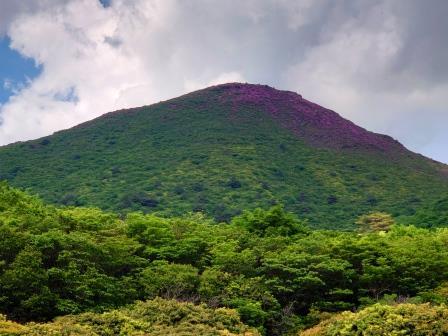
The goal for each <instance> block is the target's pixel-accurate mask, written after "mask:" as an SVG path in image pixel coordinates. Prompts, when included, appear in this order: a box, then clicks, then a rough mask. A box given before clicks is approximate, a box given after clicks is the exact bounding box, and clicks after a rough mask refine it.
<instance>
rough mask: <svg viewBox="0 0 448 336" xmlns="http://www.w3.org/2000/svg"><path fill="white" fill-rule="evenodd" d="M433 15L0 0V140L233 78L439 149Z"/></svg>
mask: <svg viewBox="0 0 448 336" xmlns="http://www.w3.org/2000/svg"><path fill="white" fill-rule="evenodd" d="M447 17H448V1H446V0H426V1H421V0H394V1H390V0H376V1H371V0H356V1H334V0H319V1H310V0H256V1H253V0H228V1H218V0H195V1H184V0H170V1H168V0H100V1H99V0H45V1H42V0H20V1H17V0H1V1H0V61H1V62H0V120H1V124H0V145H5V144H8V143H12V142H15V141H24V140H29V139H34V138H38V137H42V136H45V135H48V134H51V133H53V132H55V131H58V130H61V129H65V128H69V127H72V126H74V125H77V124H79V123H81V122H84V121H87V120H90V119H92V118H95V117H98V116H100V115H101V114H103V113H106V112H109V111H113V110H118V109H121V108H127V107H135V106H141V105H146V104H151V103H155V102H158V101H160V100H165V99H169V98H172V97H176V96H179V95H181V94H184V93H187V92H189V91H193V90H196V89H200V88H203V87H206V86H209V85H213V84H218V83H223V82H235V81H239V82H249V83H257V84H267V85H270V86H273V87H275V88H278V89H284V90H291V91H295V92H297V93H299V94H301V95H302V96H303V97H304V98H306V99H308V100H311V101H314V102H316V103H318V104H320V105H322V106H325V107H327V108H330V109H332V110H334V111H336V112H338V113H339V114H341V115H342V116H343V117H345V118H347V119H350V120H352V121H353V122H355V123H356V124H358V125H360V126H362V127H364V128H366V129H368V130H371V131H374V132H378V133H383V134H388V135H390V136H392V137H394V138H395V139H397V140H399V141H400V142H401V143H403V144H404V145H405V146H406V147H408V148H409V149H411V150H413V151H415V152H419V153H422V154H424V155H426V156H429V157H431V158H434V159H436V160H439V161H442V162H446V163H448V150H447V148H448V132H447V126H446V125H448V43H447V36H448V20H446V18H447ZM36 63H37V64H40V66H39V67H36V66H35V64H36ZM11 95H13V96H14V99H10V100H8V98H10V97H11Z"/></svg>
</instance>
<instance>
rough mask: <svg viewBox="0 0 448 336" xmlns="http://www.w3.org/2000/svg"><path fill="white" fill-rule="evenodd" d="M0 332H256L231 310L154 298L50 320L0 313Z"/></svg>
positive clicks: (83, 335)
mask: <svg viewBox="0 0 448 336" xmlns="http://www.w3.org/2000/svg"><path fill="white" fill-rule="evenodd" d="M0 334H1V335H5V334H7V335H9V336H14V335H23V336H37V335H71V336H87V335H88V336H115V335H123V336H125V335H126V336H129V335H133V336H143V335H146V336H148V335H151V336H166V335H179V336H190V335H203V336H219V335H222V336H236V335H244V336H256V335H258V332H257V331H256V330H254V329H251V328H248V327H246V326H244V325H243V324H242V323H241V322H240V320H239V316H238V314H237V313H236V312H235V311H234V310H230V309H225V308H220V309H215V310H212V309H208V308H206V307H205V306H204V305H201V306H195V305H193V304H191V303H179V302H177V301H174V300H171V301H167V300H163V299H160V298H159V299H155V300H152V301H147V302H138V303H136V304H134V305H131V306H128V307H125V308H121V309H119V310H113V311H110V312H106V313H103V314H98V313H84V314H80V315H75V316H73V315H72V316H64V317H60V318H58V319H56V320H55V321H54V322H51V323H28V324H26V325H20V324H18V323H14V322H11V321H8V320H6V318H4V317H3V319H2V316H0Z"/></svg>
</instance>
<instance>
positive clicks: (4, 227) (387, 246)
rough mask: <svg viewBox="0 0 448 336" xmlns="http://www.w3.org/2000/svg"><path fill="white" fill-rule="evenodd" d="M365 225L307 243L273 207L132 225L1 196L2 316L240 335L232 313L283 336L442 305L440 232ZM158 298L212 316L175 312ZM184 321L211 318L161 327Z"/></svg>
mask: <svg viewBox="0 0 448 336" xmlns="http://www.w3.org/2000/svg"><path fill="white" fill-rule="evenodd" d="M370 218H371V219H372V218H375V219H378V218H383V219H384V218H386V220H388V218H387V216H386V217H384V216H383V215H379V214H372V215H371V216H370ZM364 222H366V220H365V218H364V219H363V223H364ZM370 222H371V223H374V224H373V225H372V228H371V230H364V228H363V230H362V232H365V233H357V232H340V231H339V232H338V231H324V230H320V231H312V230H310V229H308V228H307V226H306V225H305V223H304V222H303V221H301V220H299V219H297V218H296V217H295V216H294V215H292V214H290V213H286V212H284V211H283V210H282V209H281V208H280V207H278V206H277V207H273V208H271V209H269V210H260V209H258V210H253V211H248V212H244V213H243V214H242V215H240V216H237V217H235V218H233V219H232V220H231V222H230V223H229V224H219V225H218V224H217V223H216V222H214V221H213V220H211V219H208V218H206V217H204V216H203V215H201V214H189V215H184V216H181V217H170V218H164V217H160V216H156V215H153V214H143V213H130V214H128V215H127V216H126V218H124V219H120V218H119V217H118V216H116V215H114V214H110V213H105V212H102V211H100V210H96V209H89V208H56V207H54V206H48V205H45V204H43V203H42V202H41V201H40V200H39V199H36V198H34V197H31V196H28V195H27V194H25V193H23V192H20V191H17V190H15V189H12V188H10V187H8V186H7V185H6V184H1V185H0V236H1V237H2V239H1V240H0V293H1V295H0V313H2V314H5V315H6V316H7V317H8V319H10V320H14V321H21V322H26V321H35V322H39V321H40V322H45V321H49V320H52V319H53V318H55V317H56V316H61V315H68V314H81V315H79V316H75V317H66V318H65V317H64V318H62V319H57V320H56V321H55V322H54V323H50V324H49V325H47V326H29V325H26V326H22V327H23V328H25V329H24V330H37V329H33V328H50V329H51V328H56V329H55V330H58V329H57V328H62V326H64V325H65V324H67V325H68V326H73V328H75V327H76V328H78V327H79V330H81V331H80V333H81V332H82V330H83V328H84V329H85V328H87V329H86V330H89V328H93V330H94V332H96V333H98V334H99V335H103V334H101V333H100V332H99V331H98V330H100V329H101V328H102V327H101V326H108V327H107V328H109V327H112V326H117V328H131V327H132V328H134V327H135V328H137V327H136V326H139V328H140V327H141V328H146V327H148V328H156V327H157V328H159V327H160V328H162V329H160V330H162V331H160V332H161V333H163V332H164V331H167V330H170V329H169V328H180V329H176V330H179V332H180V331H181V330H184V328H189V326H190V324H192V323H194V322H193V321H198V323H197V324H198V326H197V327H198V328H204V329H203V330H204V333H205V332H210V333H211V334H213V333H212V331H211V330H214V329H213V328H218V327H219V326H218V324H214V322H213V321H217V320H216V319H218V320H219V319H221V318H223V319H224V320H225V321H233V322H229V323H230V324H226V323H227V322H226V323H224V322H222V323H223V325H222V328H221V327H219V328H221V329H222V330H226V329H227V330H228V331H229V332H231V333H236V334H238V333H240V332H242V330H245V329H244V327H243V326H242V325H240V324H239V322H238V319H237V317H236V316H235V315H232V314H233V313H232V312H231V311H228V310H225V309H234V310H236V311H237V313H238V315H239V316H240V317H241V320H242V322H243V323H245V324H246V325H249V326H251V327H253V328H257V330H258V331H259V332H260V333H262V334H266V335H284V334H287V333H288V332H297V330H299V329H301V328H303V327H305V326H308V325H312V324H314V323H316V322H319V318H318V317H316V316H319V314H317V312H320V313H337V312H340V311H344V310H353V309H358V308H360V307H365V306H368V305H370V304H372V303H375V302H377V301H378V300H381V299H384V297H385V296H386V297H387V296H389V297H390V295H396V297H397V298H399V299H400V300H404V298H407V297H418V300H420V301H431V302H435V303H443V302H444V300H445V299H444V297H445V296H444V295H445V294H444V292H443V291H437V290H435V289H436V288H438V287H439V286H441V285H443V283H444V282H445V281H447V280H448V251H447V249H446V245H447V243H448V229H444V228H441V229H423V228H415V227H413V226H409V227H405V226H399V225H396V224H391V225H392V226H391V227H386V226H384V225H380V226H378V220H375V221H370ZM375 228H381V229H384V228H386V229H387V230H388V231H387V232H386V231H375ZM440 293H441V294H440ZM157 297H161V298H164V299H165V300H173V299H174V300H178V301H188V302H191V303H195V304H201V303H203V304H206V305H207V306H208V307H210V308H212V309H218V310H214V311H211V310H207V309H208V308H204V307H203V308H200V307H199V308H197V307H196V308H195V306H193V305H190V304H180V305H179V307H178V308H176V307H177V306H176V304H175V303H174V302H172V301H161V300H159V299H156V298H157ZM154 299H155V300H156V301H149V302H147V303H139V304H137V306H135V307H130V308H123V309H119V310H118V311H112V312H110V313H106V314H105V315H103V314H102V313H103V312H104V311H109V310H111V309H117V308H119V307H122V306H123V305H126V304H132V303H133V302H134V301H135V300H145V301H146V300H154ZM154 305H155V306H156V307H159V308H160V309H161V310H162V311H161V313H160V314H161V315H160V316H159V317H158V318H157V320H158V321H162V322H160V323H161V324H157V323H158V322H157V323H156V324H155V325H154V324H152V322H151V321H152V320H151V318H153V317H150V318H149V319H150V320H148V319H147V318H148V317H146V315H141V316H140V315H138V314H139V312H140V310H139V309H140V308H142V307H143V308H142V309H143V310H145V309H146V308H144V307H153V306H154ZM136 307H137V308H138V309H137V308H136ZM139 307H140V308H139ZM163 307H172V308H169V309H173V312H172V313H166V312H165V310H164V309H165V308H163ZM173 307H174V308H173ZM159 308H157V309H159ZM219 308H225V309H224V310H219ZM151 309H153V308H151ZM154 309H156V308H154ZM157 309H156V311H157ZM167 309H168V308H167ZM185 309H186V310H188V311H189V310H193V311H194V312H198V314H200V315H201V316H202V314H205V315H204V316H207V317H206V318H204V320H203V319H201V318H199V317H195V316H197V315H195V314H196V313H194V314H193V313H192V314H193V315H192V316H190V317H191V319H190V317H188V316H187V317H186V320H185V321H186V322H185V323H186V324H185V325H183V324H181V325H178V324H173V323H174V322H173V323H171V322H169V321H171V320H170V319H171V318H173V315H172V314H174V316H177V314H180V316H184V315H182V314H183V313H182V311H184V310H185ZM204 309H205V310H204ZM134 311H136V312H135V314H137V315H133V314H134ZM170 311H171V310H170ZM83 312H91V313H89V314H87V315H85V314H82V313H83ZM157 314H158V313H157ZM165 314H168V315H169V318H168V317H167V319H165V317H164V316H165ZM207 314H208V315H207ZM187 315H188V314H187ZM174 318H176V317H174ZM209 318H210V319H211V320H210V322H207V323H205V320H207V321H208V319H209ZM227 319H230V320H227ZM92 321H93V322H92ZM164 321H165V322H166V321H168V322H166V323H165V322H164ZM176 321H177V320H176ZM181 321H184V320H182V319H181ZM189 321H191V322H189ZM219 321H221V320H219ZM203 322H204V323H203ZM2 323H3V324H4V325H8V323H10V322H2ZM5 323H6V324H5ZM11 323H12V322H11ZM176 323H177V322H176ZM203 324H205V325H203ZM13 325H14V323H13ZM95 325H99V327H95ZM11 328H13V327H11ZM17 328H19V327H17ZM29 328H31V329H29ZM95 328H99V329H95ZM167 328H168V329H167ZM192 328H193V327H192ZM232 328H236V329H232ZM238 328H240V329H238ZM241 328H242V329H241ZM120 330H121V329H120ZM123 330H127V329H123ZM144 330H146V329H144ZM148 330H149V329H148ZM151 330H152V329H151ZM154 330H155V331H154V334H155V335H157V333H156V332H158V331H157V330H158V329H154ZM197 330H202V329H197ZM208 330H210V331H208ZM30 332H31V331H30ZM151 332H152V331H151ZM173 332H174V331H173ZM213 332H214V331H213ZM148 333H149V331H148ZM56 334H57V332H56ZM81 334H82V333H81ZM122 334H126V332H124V331H123V332H122ZM150 334H151V333H150ZM25 335H26V333H25ZM31 335H32V333H31ZM136 335H138V333H136Z"/></svg>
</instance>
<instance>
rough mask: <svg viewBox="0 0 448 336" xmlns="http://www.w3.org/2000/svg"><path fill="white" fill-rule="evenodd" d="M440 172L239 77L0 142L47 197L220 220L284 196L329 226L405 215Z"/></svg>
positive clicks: (293, 207)
mask: <svg viewBox="0 0 448 336" xmlns="http://www.w3.org/2000/svg"><path fill="white" fill-rule="evenodd" d="M446 169H447V168H446V166H444V165H442V164H439V163H436V162H434V161H431V160H429V159H426V158H424V157H422V156H420V155H417V154H414V153H412V152H409V151H408V150H406V149H405V148H404V147H403V146H402V145H401V144H399V143H398V142H397V141H395V140H393V139H392V138H390V137H388V136H384V135H379V134H375V133H371V132H368V131H366V130H364V129H362V128H360V127H358V126H356V125H354V124H353V123H352V122H350V121H348V120H345V119H343V118H342V117H340V116H339V115H338V114H336V113H335V112H333V111H330V110H327V109H324V108H322V107H320V106H318V105H316V104H313V103H311V102H309V101H307V100H305V99H303V98H302V97H301V96H299V95H297V94H296V93H293V92H288V91H279V90H275V89H273V88H270V87H268V86H262V85H250V84H236V83H234V84H225V85H219V86H215V87H210V88H207V89H204V90H200V91H196V92H193V93H190V94H187V95H184V96H181V97H179V98H175V99H172V100H169V101H166V102H161V103H158V104H154V105H151V106H146V107H141V108H134V109H129V110H121V111H116V112H112V113H109V114H106V115H104V116H102V117H100V118H97V119H95V120H92V121H90V122H87V123H84V124H81V125H79V126H77V127H74V128H72V129H69V130H66V131H62V132H58V133H56V134H54V135H52V136H49V137H46V138H42V139H38V140H35V141H28V142H24V143H17V144H13V145H9V146H6V147H2V148H0V176H1V177H2V178H4V179H7V180H9V181H10V183H11V184H12V185H14V186H19V187H24V188H29V189H30V190H31V191H32V192H35V193H38V194H40V195H41V196H42V197H43V198H44V199H46V200H48V201H51V202H55V203H63V204H76V205H80V204H85V205H94V206H99V207H101V208H103V209H114V210H120V211H127V210H129V209H134V210H135V209H141V210H143V211H161V212H163V213H171V214H179V213H183V212H186V211H191V210H194V211H205V212H207V213H209V214H211V215H213V216H215V217H216V218H218V219H220V220H226V219H228V218H229V217H230V216H231V215H234V214H236V213H238V212H239V211H241V210H242V209H249V208H254V207H257V206H262V207H267V206H269V205H271V204H274V203H282V204H284V205H285V206H286V208H287V209H288V210H290V211H293V212H295V213H297V214H298V215H299V216H300V217H304V218H308V219H309V220H310V223H311V224H313V225H315V226H318V227H328V228H349V227H351V226H352V224H353V221H354V219H355V218H356V217H357V216H358V215H359V214H362V213H365V212H368V211H371V210H384V211H388V212H391V213H392V214H394V215H409V214H412V213H413V212H414V211H415V210H416V209H418V208H420V207H421V206H423V205H426V204H429V203H432V202H433V201H436V200H437V199H439V198H441V197H442V196H443V195H446V194H447V193H448V178H447V175H446V174H445V173H443V170H446Z"/></svg>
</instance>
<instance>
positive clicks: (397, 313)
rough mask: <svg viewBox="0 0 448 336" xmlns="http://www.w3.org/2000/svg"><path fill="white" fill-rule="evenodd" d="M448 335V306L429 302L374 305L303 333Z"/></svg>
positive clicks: (318, 335) (304, 335) (323, 335)
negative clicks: (434, 304)
mask: <svg viewBox="0 0 448 336" xmlns="http://www.w3.org/2000/svg"><path fill="white" fill-rule="evenodd" d="M447 334H448V308H447V307H446V306H445V305H442V306H433V305H430V304H399V305H393V306H390V305H383V304H375V305H373V306H371V307H368V308H365V309H363V310H361V311H359V312H356V313H352V312H344V313H341V314H339V315H336V316H333V317H332V318H330V319H328V320H325V321H323V322H322V323H320V324H319V325H317V326H315V327H314V328H311V329H309V330H306V331H305V332H303V333H300V335H301V336H358V335H362V336H377V335H403V336H406V335H407V336H427V335H433V336H439V335H440V336H442V335H447Z"/></svg>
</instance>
